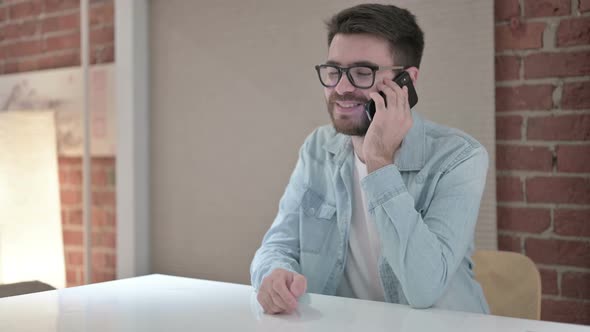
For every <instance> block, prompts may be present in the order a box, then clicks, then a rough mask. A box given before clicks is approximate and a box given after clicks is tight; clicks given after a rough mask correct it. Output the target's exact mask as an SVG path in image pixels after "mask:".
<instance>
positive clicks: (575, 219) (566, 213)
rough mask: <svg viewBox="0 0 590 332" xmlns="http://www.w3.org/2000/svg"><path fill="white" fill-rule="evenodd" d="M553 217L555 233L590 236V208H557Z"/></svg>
mask: <svg viewBox="0 0 590 332" xmlns="http://www.w3.org/2000/svg"><path fill="white" fill-rule="evenodd" d="M553 218H554V220H553V222H554V230H553V231H554V232H555V234H558V235H566V236H568V235H569V236H586V237H590V209H583V210H574V209H556V210H555V212H554V216H553Z"/></svg>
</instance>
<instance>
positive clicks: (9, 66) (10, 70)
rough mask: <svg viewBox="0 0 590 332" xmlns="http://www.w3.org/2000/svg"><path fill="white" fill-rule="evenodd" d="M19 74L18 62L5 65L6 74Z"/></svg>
mask: <svg viewBox="0 0 590 332" xmlns="http://www.w3.org/2000/svg"><path fill="white" fill-rule="evenodd" d="M16 72H18V66H17V63H16V61H12V62H8V61H7V62H5V63H4V74H10V73H16Z"/></svg>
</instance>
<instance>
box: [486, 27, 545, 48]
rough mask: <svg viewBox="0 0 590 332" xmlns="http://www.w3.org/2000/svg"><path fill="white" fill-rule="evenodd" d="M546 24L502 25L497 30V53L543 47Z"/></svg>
mask: <svg viewBox="0 0 590 332" xmlns="http://www.w3.org/2000/svg"><path fill="white" fill-rule="evenodd" d="M545 25H546V24H545V23H542V22H534V23H523V24H519V25H518V26H516V27H514V26H511V25H500V26H497V27H496V29H495V35H494V36H495V42H496V44H495V49H496V52H500V51H504V50H523V49H536V48H541V47H543V32H544V31H545Z"/></svg>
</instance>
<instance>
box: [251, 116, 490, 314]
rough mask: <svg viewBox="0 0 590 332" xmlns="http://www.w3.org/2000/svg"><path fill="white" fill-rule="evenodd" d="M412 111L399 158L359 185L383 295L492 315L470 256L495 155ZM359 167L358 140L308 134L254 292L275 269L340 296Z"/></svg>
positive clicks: (261, 257) (265, 244)
mask: <svg viewBox="0 0 590 332" xmlns="http://www.w3.org/2000/svg"><path fill="white" fill-rule="evenodd" d="M412 117H413V120H414V122H413V126H412V128H411V129H410V131H409V132H408V134H407V136H406V137H405V139H404V141H403V143H402V145H401V148H400V150H399V153H398V155H397V157H396V159H395V161H394V164H392V165H388V166H386V167H383V168H381V169H379V170H377V171H374V172H372V173H370V174H369V175H368V176H366V177H365V178H364V179H363V180H362V181H361V187H362V189H363V190H364V192H365V196H366V198H367V204H368V210H369V211H368V212H369V215H370V218H371V219H372V220H374V222H375V223H376V225H377V230H378V232H379V235H380V237H381V244H382V253H381V257H380V259H379V275H380V277H381V283H382V286H383V289H384V290H385V294H384V295H385V300H386V301H387V302H392V303H401V304H409V305H411V306H412V307H415V308H428V307H433V306H434V307H438V308H444V309H448V310H458V311H470V312H479V313H488V312H489V309H488V306H487V303H486V300H485V298H484V295H483V292H482V289H481V287H480V285H479V284H478V283H477V281H475V279H474V275H473V270H472V267H473V262H472V260H471V254H472V252H473V248H474V245H473V237H474V229H475V224H476V221H477V216H478V211H479V205H480V200H481V196H482V192H483V189H484V185H485V179H486V172H487V168H488V155H487V152H486V150H485V148H484V147H483V146H482V145H481V144H480V143H479V142H477V141H476V140H475V139H474V138H472V137H470V136H469V135H467V134H465V133H463V132H461V131H459V130H456V129H451V128H447V127H444V126H441V125H437V124H435V123H432V122H430V121H426V120H424V119H422V118H421V117H420V115H418V113H416V112H412ZM353 167H354V155H353V147H352V141H351V138H350V136H346V135H343V134H339V133H337V132H336V131H335V130H334V128H333V127H332V126H324V127H320V128H318V129H317V130H315V131H314V132H313V133H312V134H311V135H310V136H309V137H308V138H307V139H306V141H305V143H304V144H303V146H302V147H301V150H300V152H299V160H298V161H297V165H296V166H295V170H294V171H293V174H292V175H291V178H290V181H289V184H288V185H287V188H286V190H285V193H284V195H283V197H282V198H281V201H280V204H279V212H278V215H277V217H276V219H275V220H274V222H273V224H272V226H271V227H270V229H269V230H268V232H267V233H266V235H265V236H264V239H263V241H262V246H261V247H260V249H258V251H257V252H256V254H255V256H254V259H253V261H252V265H251V267H250V273H251V278H252V285H253V286H254V287H255V288H256V289H258V288H259V287H260V284H261V282H262V279H263V278H264V277H265V276H267V275H268V274H270V272H272V270H274V269H276V268H283V269H287V270H291V271H295V272H297V273H301V274H303V275H304V276H305V277H306V278H307V282H308V284H307V285H308V288H307V291H308V292H311V293H320V294H326V295H334V294H335V293H336V289H337V288H338V286H339V285H340V282H341V279H342V276H343V272H344V266H345V262H346V259H347V257H346V256H347V253H348V250H347V248H348V235H349V229H350V222H351V220H350V218H351V214H352V211H351V209H352V202H351V193H352V181H353V176H352V170H353Z"/></svg>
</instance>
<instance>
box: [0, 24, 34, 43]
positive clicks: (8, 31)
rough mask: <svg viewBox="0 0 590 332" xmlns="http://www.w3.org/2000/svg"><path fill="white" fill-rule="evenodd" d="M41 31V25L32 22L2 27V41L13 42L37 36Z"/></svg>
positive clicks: (0, 32) (0, 31)
mask: <svg viewBox="0 0 590 332" xmlns="http://www.w3.org/2000/svg"><path fill="white" fill-rule="evenodd" d="M39 30H40V29H39V23H38V22H37V21H35V20H32V21H23V22H15V23H10V24H7V25H5V26H3V27H2V29H1V30H0V34H1V35H2V40H11V39H18V38H22V37H32V36H35V35H36V34H37V32H39Z"/></svg>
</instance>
